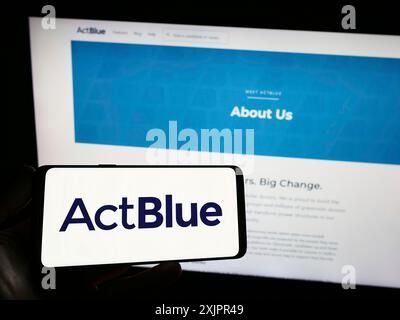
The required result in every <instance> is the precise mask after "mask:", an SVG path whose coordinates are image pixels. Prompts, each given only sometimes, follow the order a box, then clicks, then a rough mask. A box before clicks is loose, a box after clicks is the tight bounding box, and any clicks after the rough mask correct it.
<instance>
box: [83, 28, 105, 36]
mask: <svg viewBox="0 0 400 320" xmlns="http://www.w3.org/2000/svg"><path fill="white" fill-rule="evenodd" d="M76 33H85V34H102V35H105V34H106V30H105V29H97V28H96V27H78V29H77V30H76Z"/></svg>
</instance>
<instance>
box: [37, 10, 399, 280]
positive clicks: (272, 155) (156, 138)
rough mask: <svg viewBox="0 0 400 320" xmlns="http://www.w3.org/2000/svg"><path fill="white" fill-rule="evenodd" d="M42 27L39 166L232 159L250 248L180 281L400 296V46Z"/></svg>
mask: <svg viewBox="0 0 400 320" xmlns="http://www.w3.org/2000/svg"><path fill="white" fill-rule="evenodd" d="M41 22H42V21H41V18H33V17H32V18H30V41H31V57H32V78H33V92H34V104H35V124H36V137H37V152H38V161H39V164H40V165H50V164H51V165H55V164H105V163H112V164H187V163H189V164H193V163H196V164H209V163H213V164H215V163H218V162H222V161H224V162H225V163H226V162H232V164H237V165H239V166H241V167H242V169H243V171H244V176H245V181H246V186H245V187H246V215H247V237H248V252H247V254H246V255H245V256H244V257H243V258H242V259H239V260H236V261H214V262H197V263H185V264H184V268H185V269H187V270H193V271H205V272H216V273H229V274H238V275H254V276H262V277H276V278H290V279H308V280H318V281H329V282H342V281H343V279H345V278H346V277H353V278H354V279H356V281H357V283H358V284H365V285H374V286H388V287H400V273H399V270H400V214H399V212H400V197H399V196H398V194H399V190H400V166H399V165H400V127H399V120H400V95H399V88H400V37H398V36H384V35H366V34H345V33H330V32H311V31H288V30H267V29H255V28H235V27H213V26H196V25H172V24H156V23H137V22H115V21H95V20H74V19H59V18H57V23H56V29H45V28H43V27H42V23H41ZM207 130H208V131H207ZM213 130H214V131H213ZM204 132H205V133H206V134H203V133H204ZM213 139H214V140H213ZM210 141H211V142H214V145H211V142H210ZM215 144H217V146H218V148H214V146H215ZM218 151H220V152H221V153H218ZM221 154H222V155H223V156H224V157H222V158H221V157H220V156H221ZM229 155H231V156H232V157H228V156H229ZM155 183H156V182H155Z"/></svg>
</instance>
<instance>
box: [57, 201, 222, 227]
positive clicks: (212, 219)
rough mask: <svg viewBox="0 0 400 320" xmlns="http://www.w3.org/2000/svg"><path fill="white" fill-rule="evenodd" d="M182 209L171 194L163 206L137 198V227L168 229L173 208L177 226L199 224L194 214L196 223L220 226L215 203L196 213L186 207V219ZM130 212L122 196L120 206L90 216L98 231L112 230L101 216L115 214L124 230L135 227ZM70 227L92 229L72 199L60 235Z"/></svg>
mask: <svg viewBox="0 0 400 320" xmlns="http://www.w3.org/2000/svg"><path fill="white" fill-rule="evenodd" d="M183 207H184V204H183V203H175V204H174V203H173V197H172V195H171V194H167V195H166V196H165V201H164V203H163V201H162V200H161V199H159V198H157V197H139V198H138V213H137V218H138V219H137V221H138V223H137V227H138V228H139V229H148V228H158V227H161V226H162V225H163V224H164V226H165V227H167V228H171V227H173V226H174V222H173V220H174V209H175V221H176V225H177V226H180V227H184V228H186V227H197V226H198V223H199V221H198V213H199V216H200V221H201V222H202V223H203V224H204V225H206V226H210V227H212V226H216V225H218V224H219V223H220V220H219V218H218V217H221V216H222V209H221V206H220V205H219V204H218V203H215V202H207V203H205V204H203V205H202V206H201V207H200V209H199V210H198V207H199V205H198V203H190V204H189V205H188V207H189V208H190V218H189V219H186V220H185V218H184V212H183V211H184V210H183ZM78 209H79V210H80V212H81V214H82V217H79V218H77V217H74V215H75V212H76V211H77V210H78ZM133 209H134V205H133V204H129V203H128V197H122V200H121V203H120V204H119V205H118V206H116V205H113V204H106V205H103V206H101V207H100V208H99V209H97V210H96V212H95V214H94V224H95V225H96V226H97V228H98V229H101V230H113V229H115V228H117V227H118V226H119V225H118V223H117V222H115V221H114V222H112V223H104V222H103V220H102V216H103V214H105V213H106V212H109V213H110V212H117V211H119V213H120V216H121V218H120V220H121V224H120V225H121V226H122V227H123V228H125V229H134V228H136V224H135V223H129V222H128V215H129V214H131V212H132V210H133ZM163 213H164V214H163ZM149 217H150V218H151V219H149ZM150 220H151V221H150ZM71 224H85V225H86V226H87V228H88V229H89V230H90V231H94V230H96V229H95V226H94V224H93V221H92V219H91V218H90V214H89V211H88V209H87V208H86V205H85V202H84V200H83V198H75V200H74V201H73V203H72V205H71V208H70V209H69V211H68V213H67V215H66V218H65V220H64V222H63V224H62V226H61V228H60V232H65V231H66V230H67V228H68V227H70V225H71Z"/></svg>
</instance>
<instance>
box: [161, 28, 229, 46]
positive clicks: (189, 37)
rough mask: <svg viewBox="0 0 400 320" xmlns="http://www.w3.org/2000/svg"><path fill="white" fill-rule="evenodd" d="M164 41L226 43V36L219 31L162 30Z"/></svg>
mask: <svg viewBox="0 0 400 320" xmlns="http://www.w3.org/2000/svg"><path fill="white" fill-rule="evenodd" d="M163 39H164V40H166V41H185V42H207V43H227V42H228V34H227V33H226V32H220V31H204V30H200V31H199V30H178V29H164V30H163Z"/></svg>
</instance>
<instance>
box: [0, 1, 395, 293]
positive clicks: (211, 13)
mask: <svg viewBox="0 0 400 320" xmlns="http://www.w3.org/2000/svg"><path fill="white" fill-rule="evenodd" d="M45 4H52V5H54V6H55V8H56V13H57V17H68V18H82V19H100V20H101V19H104V20H119V21H142V22H162V23H178V24H179V23H182V24H199V25H201V24H203V25H220V26H238V27H241V26H243V27H258V28H274V29H292V30H315V31H326V32H329V31H336V32H355V33H375V34H394V35H399V34H400V32H399V29H400V28H399V24H400V23H399V20H400V19H399V11H398V9H397V8H396V7H397V6H396V4H395V2H388V3H385V2H382V1H380V2H373V3H370V2H368V3H367V2H365V1H364V2H363V3H356V2H340V1H339V2H329V3H327V1H320V2H305V1H301V2H294V1H284V2H282V1H277V0H276V1H262V2H254V1H247V0H246V1H240V2H239V1H231V2H221V1H213V2H209V1H200V0H195V1H186V2H175V1H162V2H161V1H159V2H157V1H147V2H146V1H130V2H125V3H124V2H118V1H107V2H104V1H100V0H99V1H92V2H86V3H82V2H76V1H68V2H67V1H64V2H60V1H48V2H40V1H30V2H29V4H25V3H23V2H17V1H14V2H12V3H8V4H6V5H4V4H2V7H1V10H2V20H1V25H2V26H1V29H0V30H1V38H0V39H1V43H2V44H1V51H2V53H3V54H5V56H4V57H3V58H2V59H1V64H2V65H1V71H2V78H3V81H2V85H1V88H2V89H1V90H2V100H1V120H2V121H1V126H0V127H1V130H2V131H3V130H4V133H3V134H2V135H1V137H2V140H3V143H2V146H1V149H0V150H1V159H2V161H4V162H5V164H4V165H3V166H2V167H1V169H0V172H1V176H0V179H1V183H2V184H3V188H4V187H6V186H4V182H5V181H8V180H7V179H9V178H10V176H12V172H13V169H14V168H16V167H19V166H21V165H24V164H28V165H33V166H37V157H36V140H35V129H34V117H33V99H32V84H31V74H30V72H31V71H30V53H29V35H28V19H27V17H28V16H41V8H42V6H43V5H45ZM345 4H352V5H354V6H355V7H356V12H357V19H356V23H357V29H356V30H355V31H344V30H343V29H342V28H341V19H342V14H341V8H342V7H343V5H345ZM399 89H400V88H399ZM399 254H400V253H399ZM383 263H384V262H383ZM399 272H400V270H399ZM399 291H400V290H395V289H384V288H372V287H365V286H357V290H343V289H342V287H341V285H340V284H325V283H317V282H306V281H293V280H279V279H266V278H257V277H238V276H228V275H216V274H202V273H194V272H184V274H183V276H182V278H181V280H180V281H179V282H178V283H177V284H176V285H175V286H173V287H172V288H171V289H170V290H169V291H168V292H161V293H158V295H160V296H161V297H162V298H170V299H176V298H178V299H180V300H189V301H194V300H196V299H202V300H203V301H210V300H211V301H213V300H216V299H219V300H229V301H232V300H237V301H242V300H243V299H247V300H257V299H262V300H265V299H287V298H292V299H308V298H317V299H325V298H328V299H331V298H340V299H350V300H351V299H358V298H382V299H385V298H398V297H399Z"/></svg>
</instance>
